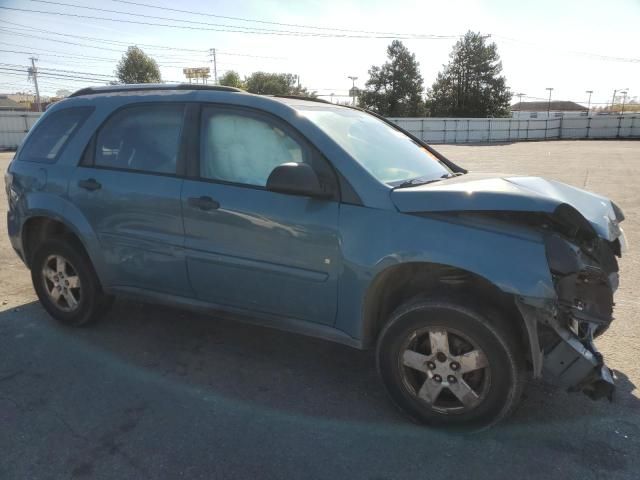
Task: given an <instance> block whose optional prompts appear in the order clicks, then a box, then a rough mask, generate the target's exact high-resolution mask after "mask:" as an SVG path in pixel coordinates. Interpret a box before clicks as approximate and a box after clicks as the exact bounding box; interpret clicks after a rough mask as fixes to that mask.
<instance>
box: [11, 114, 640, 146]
mask: <svg viewBox="0 0 640 480" xmlns="http://www.w3.org/2000/svg"><path fill="white" fill-rule="evenodd" d="M39 116H40V114H39V113H34V112H0V149H15V148H17V147H18V145H20V142H22V139H23V138H24V136H25V135H26V134H27V132H28V131H29V129H30V128H31V127H32V126H33V124H34V123H35V122H36V120H37V119H38V117H39ZM390 120H391V121H393V122H395V123H397V124H398V125H400V126H401V127H403V128H404V129H406V130H408V131H410V132H411V133H413V134H414V135H415V136H417V137H419V138H421V139H422V140H424V141H426V142H429V143H491V142H517V141H526V140H554V139H564V138H566V139H581V138H640V115H638V116H636V115H632V116H630V115H624V116H612V115H607V116H604V115H598V116H593V117H564V118H549V119H522V120H519V119H516V118H391V119H390Z"/></svg>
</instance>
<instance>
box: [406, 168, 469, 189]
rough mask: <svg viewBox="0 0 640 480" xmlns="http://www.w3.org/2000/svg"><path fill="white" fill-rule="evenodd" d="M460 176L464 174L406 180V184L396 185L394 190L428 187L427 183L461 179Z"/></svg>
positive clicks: (446, 174) (447, 174)
mask: <svg viewBox="0 0 640 480" xmlns="http://www.w3.org/2000/svg"><path fill="white" fill-rule="evenodd" d="M460 175H462V172H456V173H445V174H444V175H442V176H441V177H440V178H425V177H416V178H411V179H409V180H405V181H404V182H402V183H401V184H399V185H396V186H395V187H394V189H396V188H407V187H417V186H418V185H426V184H427V183H434V182H439V181H440V180H442V179H445V178H453V177H459V176H460Z"/></svg>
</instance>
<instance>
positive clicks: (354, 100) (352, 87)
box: [347, 76, 358, 106]
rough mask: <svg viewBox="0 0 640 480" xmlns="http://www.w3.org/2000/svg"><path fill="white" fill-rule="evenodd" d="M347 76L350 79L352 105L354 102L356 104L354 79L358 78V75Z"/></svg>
mask: <svg viewBox="0 0 640 480" xmlns="http://www.w3.org/2000/svg"><path fill="white" fill-rule="evenodd" d="M347 78H348V79H350V80H351V98H352V102H353V105H354V106H355V104H356V80H357V79H358V77H352V76H348V77H347Z"/></svg>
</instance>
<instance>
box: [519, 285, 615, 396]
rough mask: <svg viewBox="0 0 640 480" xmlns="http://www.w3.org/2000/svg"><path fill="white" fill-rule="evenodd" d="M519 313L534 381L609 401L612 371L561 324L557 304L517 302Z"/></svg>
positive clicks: (590, 346) (586, 341) (590, 342)
mask: <svg viewBox="0 0 640 480" xmlns="http://www.w3.org/2000/svg"><path fill="white" fill-rule="evenodd" d="M516 304H517V305H518V309H519V310H520V313H521V314H522V318H523V319H524V321H525V325H526V326H527V332H528V337H529V343H530V346H531V362H532V366H533V376H534V378H540V377H543V376H544V377H545V378H548V379H549V380H552V381H553V383H555V384H557V385H559V386H561V387H564V388H567V389H568V390H570V391H582V392H584V393H585V394H586V395H588V396H589V397H590V398H592V399H594V400H596V399H600V398H605V397H606V398H609V399H610V400H611V398H612V396H613V392H614V390H615V385H614V378H613V374H612V372H611V370H610V369H609V368H608V367H607V366H606V365H605V364H604V360H603V357H602V354H601V353H600V352H599V351H598V350H597V349H596V347H595V345H594V344H593V331H594V330H595V328H592V329H591V332H592V333H591V335H590V336H589V338H582V339H581V338H580V337H579V336H578V334H577V333H576V331H575V330H574V329H573V328H572V327H571V326H569V325H566V324H564V325H563V323H562V322H561V320H560V318H561V317H560V318H559V316H558V309H557V306H556V304H554V303H552V302H543V304H540V303H539V300H537V299H527V298H519V299H517V301H516Z"/></svg>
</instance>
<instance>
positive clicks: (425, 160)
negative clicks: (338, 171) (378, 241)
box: [300, 107, 451, 187]
mask: <svg viewBox="0 0 640 480" xmlns="http://www.w3.org/2000/svg"><path fill="white" fill-rule="evenodd" d="M300 113H301V114H302V115H304V116H306V117H307V118H308V119H309V120H311V121H312V122H313V123H315V124H316V125H317V126H318V127H320V129H321V130H322V131H324V132H325V133H326V134H327V135H329V136H330V137H331V138H332V139H333V140H334V141H335V142H336V143H338V144H339V145H340V146H341V147H342V148H343V149H345V150H346V151H347V152H348V153H349V154H350V155H351V156H352V157H353V158H354V159H355V160H356V161H357V162H358V163H360V165H362V166H363V167H364V168H365V169H367V171H368V172H369V173H371V174H372V175H373V176H374V177H375V178H377V179H378V180H379V181H381V182H383V183H386V184H388V185H391V186H394V187H395V186H398V185H401V184H404V183H405V182H407V181H408V180H413V179H416V180H420V181H424V182H428V181H433V180H437V179H440V178H444V177H447V176H450V175H451V172H450V171H449V170H448V169H447V168H446V167H445V166H444V165H443V164H442V163H440V161H439V160H438V159H437V158H436V157H435V156H434V155H432V154H431V153H429V151H427V150H426V149H425V148H424V147H422V146H420V145H419V144H417V143H416V142H414V141H413V140H411V139H410V138H409V137H407V136H406V135H405V134H403V133H402V132H400V131H398V130H396V129H395V128H393V127H392V126H390V125H388V124H386V123H385V122H383V121H382V120H380V119H378V118H376V117H374V116H373V115H370V114H368V113H365V112H361V111H358V110H351V109H348V108H340V109H338V108H332V109H327V108H326V107H325V108H318V109H315V108H311V107H307V108H304V109H301V110H300ZM416 183H420V182H416Z"/></svg>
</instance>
